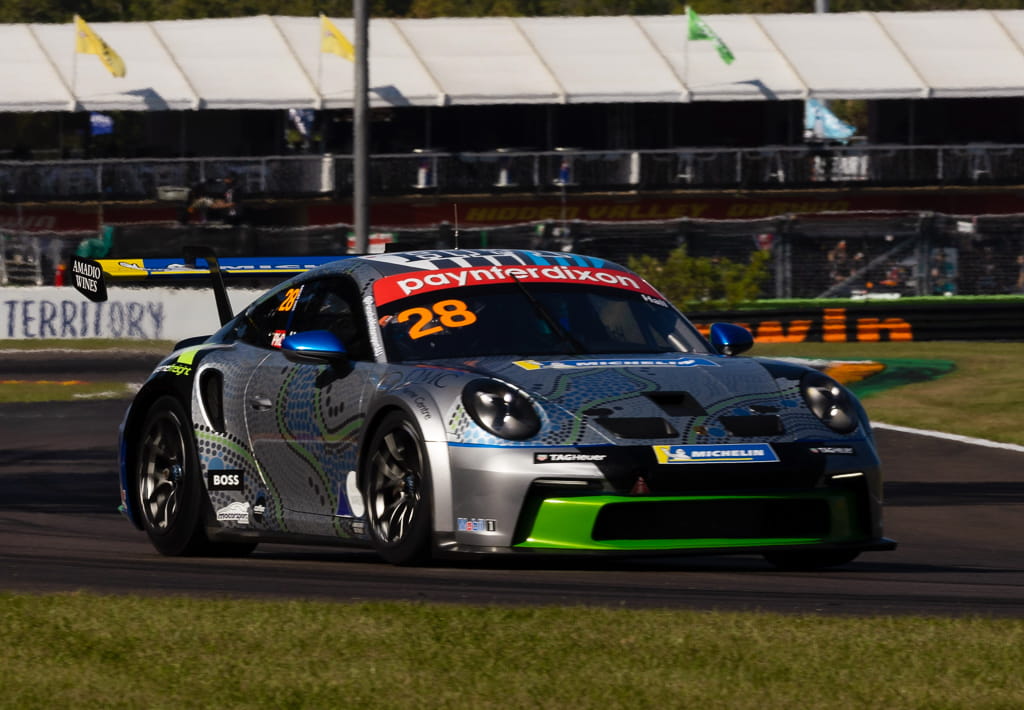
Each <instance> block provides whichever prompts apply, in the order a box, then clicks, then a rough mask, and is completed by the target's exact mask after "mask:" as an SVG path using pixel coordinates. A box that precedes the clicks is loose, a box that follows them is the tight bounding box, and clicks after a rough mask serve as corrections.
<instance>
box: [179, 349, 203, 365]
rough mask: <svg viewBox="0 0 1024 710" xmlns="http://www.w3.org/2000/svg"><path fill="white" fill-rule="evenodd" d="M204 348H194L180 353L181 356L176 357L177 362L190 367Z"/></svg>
mask: <svg viewBox="0 0 1024 710" xmlns="http://www.w3.org/2000/svg"><path fill="white" fill-rule="evenodd" d="M203 349H204V348H203V347H202V346H199V347H195V348H187V349H185V350H182V351H181V355H178V362H180V363H181V364H182V365H191V364H192V363H194V362H195V359H196V355H197V354H199V352H200V351H202V350H203Z"/></svg>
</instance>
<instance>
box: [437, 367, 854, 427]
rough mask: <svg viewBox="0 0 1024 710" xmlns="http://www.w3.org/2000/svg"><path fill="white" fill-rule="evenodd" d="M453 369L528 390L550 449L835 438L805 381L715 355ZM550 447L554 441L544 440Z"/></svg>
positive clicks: (792, 370) (788, 371)
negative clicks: (808, 397)
mask: <svg viewBox="0 0 1024 710" xmlns="http://www.w3.org/2000/svg"><path fill="white" fill-rule="evenodd" d="M450 365H451V366H455V367H459V368H460V369H467V370H469V371H471V372H474V373H476V374H479V375H483V376H489V377H494V378H497V379H500V380H503V381H505V382H508V383H510V384H514V385H515V386H517V387H519V388H520V389H522V390H523V391H524V392H526V393H528V394H529V395H530V396H531V397H532V398H533V399H534V400H535V401H536V402H538V404H540V405H541V407H542V409H543V410H544V413H545V415H546V417H547V419H548V422H547V424H548V426H546V427H545V430H546V431H547V432H548V433H549V438H550V439H551V440H552V441H551V442H550V443H557V444H560V445H565V444H576V445H580V444H592V443H593V444H597V443H620V444H621V443H624V442H634V443H639V442H646V443H657V442H658V441H676V442H678V441H679V440H680V437H682V438H683V439H684V440H685V439H686V438H688V437H689V436H690V435H694V436H696V435H699V436H701V437H702V438H705V440H706V438H707V437H710V438H711V439H718V440H733V439H737V438H740V439H756V440H759V441H781V440H794V439H796V438H808V437H820V436H823V435H827V436H830V437H834V432H829V431H828V430H827V429H826V428H825V427H824V425H822V424H821V422H820V421H819V420H818V419H817V417H815V416H814V415H813V414H812V413H811V412H810V411H809V410H808V409H807V407H806V405H805V404H804V402H803V397H802V395H801V394H800V388H799V374H800V373H801V372H803V371H804V370H800V369H797V368H787V369H784V370H776V371H773V369H771V368H769V367H768V366H766V365H765V364H764V363H762V362H760V361H758V360H755V359H751V358H729V357H723V356H719V355H710V354H694V355H690V354H684V353H666V354H657V355H615V356H575V357H559V358H552V359H540V358H536V359H521V360H512V359H509V358H481V359H478V360H472V361H459V362H458V363H455V362H451V363H450ZM545 443H548V442H545Z"/></svg>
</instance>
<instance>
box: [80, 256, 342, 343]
mask: <svg viewBox="0 0 1024 710" xmlns="http://www.w3.org/2000/svg"><path fill="white" fill-rule="evenodd" d="M344 258H346V256H302V257H243V258H236V257H229V258H225V259H218V258H217V255H216V254H214V253H213V250H212V249H209V248H207V247H185V249H184V255H183V256H182V258H181V259H87V258H85V257H81V256H73V257H72V258H71V268H70V274H69V275H70V277H71V283H72V285H74V287H75V290H76V291H78V292H79V293H80V294H82V295H83V296H85V297H86V298H88V299H89V300H90V301H95V302H97V303H99V302H101V301H105V300H107V281H108V280H109V281H161V282H162V281H169V282H173V281H175V280H179V281H180V280H182V279H195V278H209V279H210V286H211V287H212V288H213V292H214V297H215V298H216V300H217V313H218V315H219V316H220V322H221V324H224V323H227V322H228V321H229V320H231V319H232V318H233V317H234V313H232V311H231V304H230V302H229V301H228V294H227V287H226V286H225V285H224V277H225V276H227V277H240V276H250V277H252V276H264V277H265V276H279V277H281V278H285V277H288V276H294V275H295V274H301V273H302V272H303V271H308V270H309V269H312V268H314V267H316V266H320V265H322V264H327V263H330V262H332V261H338V260H339V259H344Z"/></svg>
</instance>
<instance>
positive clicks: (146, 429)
mask: <svg viewBox="0 0 1024 710" xmlns="http://www.w3.org/2000/svg"><path fill="white" fill-rule="evenodd" d="M136 452H137V454H136V457H135V477H134V479H133V482H132V485H133V487H134V491H133V495H134V496H135V503H136V504H137V505H138V510H139V511H140V513H141V517H142V523H143V527H144V528H145V530H146V534H147V535H148V536H149V540H150V542H151V543H152V544H153V547H155V548H156V549H157V551H158V552H160V553H161V554H163V555H168V556H178V555H215V556H222V557H223V556H237V555H245V554H248V553H249V552H252V550H253V548H255V547H256V545H255V543H221V542H218V543H214V542H211V541H210V539H209V538H208V537H207V535H206V528H205V522H206V509H207V508H208V507H209V501H208V500H207V499H206V496H205V490H204V487H203V481H202V474H201V472H200V467H199V457H198V455H197V453H196V443H195V439H194V437H193V435H192V427H191V425H190V423H189V418H188V415H186V414H185V409H184V407H182V405H181V403H180V402H179V401H178V400H177V399H176V398H175V397H171V396H163V397H160V398H159V399H157V400H156V401H155V402H154V403H153V405H152V406H151V407H150V408H149V411H148V412H147V413H146V417H145V419H144V420H143V424H142V429H141V432H140V434H139V439H138V447H137V449H136Z"/></svg>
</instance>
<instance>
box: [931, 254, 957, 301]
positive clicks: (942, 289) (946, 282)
mask: <svg viewBox="0 0 1024 710" xmlns="http://www.w3.org/2000/svg"><path fill="white" fill-rule="evenodd" d="M930 273H931V279H932V293H934V294H937V295H946V296H952V295H953V294H954V293H956V264H954V263H953V262H952V261H950V260H949V258H948V257H947V255H946V250H945V249H935V250H934V251H933V252H932V269H931V272H930Z"/></svg>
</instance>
